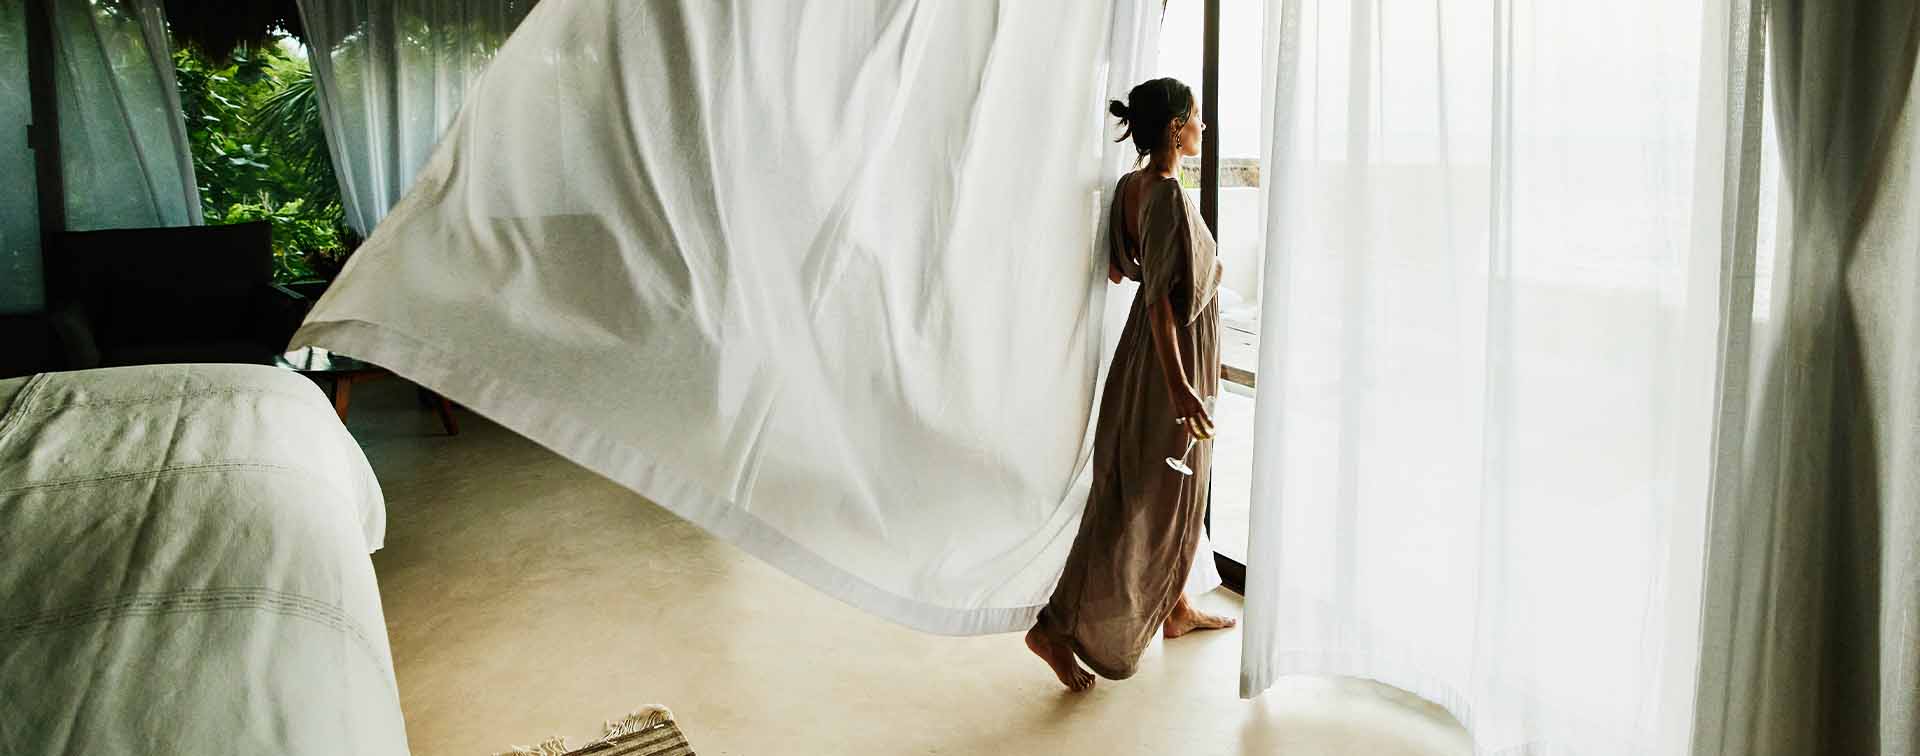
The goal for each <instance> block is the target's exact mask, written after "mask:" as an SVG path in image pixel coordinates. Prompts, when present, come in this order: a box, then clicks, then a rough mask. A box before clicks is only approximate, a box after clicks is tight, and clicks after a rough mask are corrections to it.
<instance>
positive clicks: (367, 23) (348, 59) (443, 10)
mask: <svg viewBox="0 0 1920 756" xmlns="http://www.w3.org/2000/svg"><path fill="white" fill-rule="evenodd" d="M535 2H537V0H300V3H299V4H300V17H301V20H302V21H304V22H305V25H306V31H307V44H308V48H309V53H310V55H311V56H312V57H311V61H312V65H313V73H314V80H315V82H316V83H317V84H318V86H319V92H320V111H321V117H322V118H323V119H325V128H326V131H327V143H328V146H329V147H330V149H331V150H332V153H333V170H334V175H336V176H337V177H339V180H340V194H341V201H342V203H343V206H344V207H345V208H346V214H347V224H348V225H349V226H352V227H353V229H354V230H355V231H358V232H359V233H360V234H361V235H363V236H364V235H366V234H368V233H370V232H371V231H372V230H373V227H374V226H375V225H377V224H379V222H380V219H381V218H384V217H386V214H387V211H388V210H390V209H392V208H393V205H394V203H396V202H399V201H400V196H401V195H402V194H403V193H405V192H406V190H407V188H408V187H410V186H412V185H413V179H414V176H415V175H416V174H418V173H419V171H420V167H421V166H423V165H425V164H426V162H427V158H429V157H431V156H432V155H433V149H434V146H435V145H437V144H439V143H440V135H441V134H442V133H444V132H445V131H446V129H447V126H448V125H449V124H451V123H453V117H454V116H455V115H456V114H458V113H459V112H460V105H461V103H462V102H464V101H465V100H466V96H467V92H468V90H469V89H471V88H472V86H473V83H474V81H475V80H476V79H478V78H479V77H480V74H481V73H482V72H483V71H485V70H486V67H487V63H488V62H489V61H491V60H492V59H493V56H494V54H495V53H496V52H497V51H498V50H499V49H500V45H501V44H502V43H504V42H505V41H506V39H507V37H508V36H510V35H511V34H512V33H513V30H514V28H515V27H517V26H519V25H520V21H521V19H523V18H525V17H526V15H527V12H528V11H529V10H531V9H532V8H533V5H534V3H535Z"/></svg>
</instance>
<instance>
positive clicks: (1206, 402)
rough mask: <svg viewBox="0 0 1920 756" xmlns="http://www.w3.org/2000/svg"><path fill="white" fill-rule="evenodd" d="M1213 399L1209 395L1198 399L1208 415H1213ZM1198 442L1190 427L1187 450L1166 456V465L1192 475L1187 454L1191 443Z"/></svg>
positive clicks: (1198, 438) (1191, 451)
mask: <svg viewBox="0 0 1920 756" xmlns="http://www.w3.org/2000/svg"><path fill="white" fill-rule="evenodd" d="M1213 399H1214V398H1213V397H1211V396H1209V397H1207V398H1205V399H1202V400H1200V404H1201V405H1203V406H1205V407H1206V408H1207V416H1208V417H1212V416H1213ZM1180 422H1183V423H1190V422H1193V421H1192V420H1188V419H1183V420H1181V421H1180ZM1199 442H1200V437H1199V436H1196V435H1194V433H1193V430H1192V429H1188V430H1187V450H1186V451H1183V452H1180V456H1178V457H1168V458H1167V466H1168V467H1171V468H1173V469H1174V471H1175V472H1178V473H1180V474H1181V475H1192V474H1193V468H1191V467H1188V466H1187V455H1189V454H1192V453H1193V445H1194V444H1196V443H1199Z"/></svg>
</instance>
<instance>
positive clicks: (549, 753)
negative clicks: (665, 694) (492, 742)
mask: <svg viewBox="0 0 1920 756" xmlns="http://www.w3.org/2000/svg"><path fill="white" fill-rule="evenodd" d="M495 756H694V753H693V746H690V745H688V744H687V736H685V735H682V734H680V726H679V725H677V724H674V722H673V712H671V711H667V707H665V706H642V707H640V709H639V710H637V711H635V712H633V713H632V714H628V715H627V716H625V717H623V718H621V719H616V720H613V721H611V722H608V723H607V727H606V731H605V732H602V733H601V734H600V739H599V740H595V741H593V742H591V743H588V744H586V745H584V746H581V747H579V748H574V749H569V748H568V747H567V739H566V738H565V737H553V738H548V739H547V740H546V741H545V742H543V743H541V744H539V745H536V746H533V747H532V748H527V747H524V746H519V747H515V748H514V749H513V750H511V751H502V752H500V753H499V754H496V755H495Z"/></svg>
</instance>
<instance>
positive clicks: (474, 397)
mask: <svg viewBox="0 0 1920 756" xmlns="http://www.w3.org/2000/svg"><path fill="white" fill-rule="evenodd" d="M1157 4H1158V3H1156V2H1153V0H1124V1H1123V2H1116V3H1004V4H987V3H974V2H935V1H930V0H862V1H861V2H851V3H850V2H846V1H845V0H814V1H812V2H787V3H759V2H730V3H715V2H705V1H703V0H681V1H678V2H668V1H665V0H663V1H660V2H645V3H636V2H624V1H622V0H570V1H556V0H549V1H548V2H544V3H541V4H540V5H539V6H538V7H537V8H535V9H534V10H533V11H532V13H531V14H529V15H528V17H527V19H526V21H525V23H523V24H522V25H521V26H520V27H519V28H518V29H517V30H516V31H515V33H514V35H513V37H512V38H511V39H510V40H508V42H507V43H506V45H505V46H504V47H502V48H501V49H500V51H499V58H498V60H497V62H496V64H495V65H493V66H492V67H491V68H490V69H489V71H488V73H487V75H486V76H485V77H482V78H481V79H480V80H479V81H478V83H477V84H476V86H475V88H474V90H473V91H472V92H471V94H470V96H469V97H468V98H467V101H466V103H465V106H464V107H463V108H462V110H461V112H460V115H459V117H458V118H456V119H455V121H454V124H453V125H452V126H451V127H450V128H449V130H448V132H447V135H446V138H445V139H443V140H441V142H440V145H439V147H438V148H437V150H436V152H435V153H434V156H433V158H432V159H431V160H429V161H428V162H427V163H426V165H425V167H424V168H423V169H422V170H421V172H420V176H419V178H418V179H417V181H416V182H415V184H414V185H413V187H412V189H411V190H409V191H408V193H407V194H406V196H405V198H404V199H402V200H401V202H400V203H399V204H398V205H397V206H395V208H394V210H393V212H392V214H391V215H389V216H388V217H387V218H386V219H385V220H383V221H382V222H381V223H380V224H379V226H378V227H377V229H376V230H375V231H374V233H373V235H372V236H371V237H369V238H368V240H367V241H366V243H365V244H364V245H363V246H362V247H361V248H360V249H359V250H358V251H357V252H356V253H355V255H354V256H353V257H352V259H351V260H350V262H349V263H348V265H347V267H346V268H345V269H344V270H343V271H342V273H341V275H340V277H339V278H338V279H336V280H335V282H334V284H333V286H332V287H331V288H330V289H328V291H327V293H326V294H325V295H324V296H323V297H322V298H321V300H320V301H319V302H318V303H316V305H315V307H314V310H313V312H312V314H311V315H310V316H309V318H308V321H307V323H306V324H305V325H304V326H303V327H302V329H301V330H300V331H299V333H297V334H296V335H295V338H294V341H295V343H296V344H301V345H304V344H314V345H319V346H324V347H328V348H331V349H334V350H337V351H340V352H343V353H346V354H351V355H354V356H356V357H360V358H363V359H367V360H370V361H373V362H376V363H378V364H381V365H383V366H386V367H388V368H391V369H392V370H394V371H395V372H396V373H399V374H401V375H403V376H406V377H407V378H409V379H410V380H414V381H416V382H418V383H420V384H422V385H424V386H427V387H430V388H432V389H434V390H436V391H439V392H440V393H442V394H445V395H447V396H449V397H450V398H452V399H454V400H455V401H458V402H460V403H462V404H464V405H466V406H468V407H471V408H472V409H474V410H475V411H478V412H480V413H482V414H485V415H487V416H489V417H490V418H492V419H494V420H496V421H499V422H500V423H502V424H503V425H505V426H507V427H509V428H512V429H513V430H515V431H517V432H519V433H522V434H524V435H526V436H528V437H529V438H531V439H533V440H535V441H538V442H540V443H542V444H544V445H546V446H548V447H550V448H552V449H554V450H556V451H558V452H559V453H561V454H563V455H565V456H567V457H569V458H571V459H573V460H574V461H576V462H579V463H581V464H582V465H585V466H587V467H589V468H591V469H593V470H595V471H597V472H599V473H601V474H603V475H606V476H607V477H609V478H611V479H613V480H615V481H617V482H619V483H621V484H623V485H625V486H627V487H629V488H631V489H633V490H635V491H638V492H640V493H642V494H645V495H646V496H648V497H649V498H651V499H652V500H653V501H655V502H657V503H658V504H660V505H662V506H664V507H666V508H668V509H670V510H672V511H674V512H675V513H677V514H679V515H681V516H682V517H685V518H687V519H688V520H690V521H692V522H695V523H697V524H699V525H701V526H702V527H704V528H706V529H707V530H709V531H711V532H713V533H715V534H716V535H717V536H719V537H721V538H723V539H725V540H728V541H730V542H732V543H734V544H736V545H738V546H740V547H741V548H742V549H744V550H746V551H748V552H749V553H752V554H754V555H756V556H758V557H760V558H762V559H764V560H766V561H768V562H769V563H771V564H773V565H774V566H776V567H778V568H780V569H782V570H784V571H786V572H788V573H789V574H791V575H793V576H795V577H797V578H799V579H800V580H802V581H803V582H806V583H809V584H811V585H813V586H815V587H817V588H819V589H821V590H823V591H825V592H827V593H830V594H832V595H834V596H837V597H839V598H841V599H843V600H846V601H848V602H849V603H852V604H854V605H856V606H858V607H861V608H864V609H867V610H869V611H872V612H874V613H876V614H879V615H881V616H884V617H887V618H889V619H893V620H895V621H898V622H901V623H904V624H907V625H910V626H913V627H916V628H920V629H923V630H928V631H932V632H941V633H955V634H969V633H987V632H1000V631H1009V630H1021V629H1025V628H1026V627H1027V626H1029V625H1030V624H1031V622H1032V620H1033V617H1034V615H1035V614H1036V613H1037V612H1038V609H1039V607H1040V605H1041V604H1043V603H1044V602H1045V601H1046V598H1047V596H1048V594H1049V593H1050V591H1051V589H1052V586H1053V583H1054V582H1055V580H1057V578H1058V576H1059V572H1060V568H1061V565H1062V564H1063V563H1064V560H1065V557H1066V552H1067V549H1068V547H1069V546H1070V544H1071V541H1072V538H1073V536H1074V533H1075V530H1076V527H1077V525H1078V518H1079V515H1080V511H1081V509H1082V508H1083V507H1084V505H1085V502H1086V496H1087V485H1086V481H1087V476H1086V474H1085V468H1086V460H1087V459H1088V457H1089V455H1090V449H1088V448H1087V441H1088V439H1089V438H1090V435H1089V432H1088V425H1089V423H1090V421H1091V420H1092V415H1093V412H1092V406H1093V405H1092V398H1093V397H1092V394H1093V391H1094V387H1095V385H1096V384H1095V380H1096V378H1097V373H1098V371H1099V365H1100V362H1101V357H1102V355H1101V353H1100V345H1101V343H1102V341H1103V340H1104V339H1105V338H1106V335H1105V334H1103V333H1102V319H1101V315H1102V313H1103V312H1104V310H1105V303H1104V302H1103V301H1102V296H1103V293H1104V292H1105V288H1104V287H1105V284H1104V280H1105V278H1104V275H1105V263H1104V258H1103V257H1101V256H1100V255H1101V252H1100V250H1101V249H1103V248H1102V247H1101V246H1100V243H1101V239H1100V238H1099V233H1100V230H1101V229H1100V221H1101V218H1102V216H1104V215H1105V213H1104V210H1105V203H1106V200H1107V197H1106V194H1107V192H1108V190H1109V188H1110V187H1111V186H1113V183H1114V180H1115V179H1117V177H1118V175H1117V174H1118V167H1119V165H1120V164H1121V163H1122V161H1123V160H1124V157H1123V156H1124V155H1125V154H1126V153H1124V152H1122V150H1123V149H1125V147H1124V145H1115V144H1112V143H1110V138H1111V131H1110V130H1109V124H1108V121H1107V118H1106V115H1105V109H1104V103H1105V99H1106V98H1108V97H1113V96H1116V95H1118V94H1120V93H1124V92H1125V91H1126V90H1127V88H1129V87H1130V86H1132V84H1133V83H1134V80H1135V79H1137V78H1138V76H1139V69H1140V67H1141V66H1142V61H1144V60H1147V59H1148V58H1149V54H1148V53H1145V52H1144V51H1142V50H1140V49H1138V48H1139V47H1140V46H1142V45H1145V44H1148V43H1150V41H1151V29H1150V28H1148V27H1147V25H1146V24H1147V21H1148V19H1149V18H1150V16H1148V15H1146V14H1147V13H1148V11H1146V10H1143V9H1142V8H1141V7H1140V6H1146V5H1157ZM305 7H307V9H308V12H309V14H312V11H313V9H314V8H315V7H317V6H316V5H314V4H311V3H309V4H307V5H306V6H305ZM1154 10H1155V13H1154V14H1153V15H1155V16H1157V9H1154ZM309 19H310V20H311V21H316V22H317V21H319V19H317V18H314V17H313V16H311V15H310V16H309ZM315 25H316V26H317V25H319V24H318V23H316V24H315ZM1036 71H1044V72H1046V74H1047V75H1045V76H1038V75H1035V73H1034V72H1036ZM336 80H344V77H337V79H336ZM636 569H645V566H644V564H638V563H637V565H636Z"/></svg>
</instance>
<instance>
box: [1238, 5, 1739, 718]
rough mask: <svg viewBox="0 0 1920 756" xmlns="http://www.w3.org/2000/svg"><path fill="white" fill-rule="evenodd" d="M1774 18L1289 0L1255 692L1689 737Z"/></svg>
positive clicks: (1274, 150) (1261, 440) (1267, 371)
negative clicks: (1704, 570) (1280, 679)
mask: <svg viewBox="0 0 1920 756" xmlns="http://www.w3.org/2000/svg"><path fill="white" fill-rule="evenodd" d="M1754 18H1755V16H1754V12H1753V9H1752V8H1751V7H1750V6H1749V5H1748V4H1747V3H1745V2H1742V1H1739V0H1716V1H1715V2H1709V3H1706V4H1705V5H1701V4H1693V3H1673V2H1669V1H1668V0H1623V1H1621V2H1608V3H1564V2H1546V1H1544V0H1540V1H1535V0H1480V1H1479V2H1449V3H1439V2H1388V1H1385V0H1360V1H1359V2H1353V3H1348V2H1336V1H1335V0H1273V2H1270V3H1269V5H1268V12H1267V19H1268V21H1267V24H1268V35H1267V36H1268V46H1269V48H1270V49H1272V50H1274V51H1275V53H1276V54H1274V55H1272V56H1270V57H1269V61H1268V68H1269V71H1268V79H1267V85H1266V86H1267V101H1266V105H1265V106H1266V107H1267V108H1268V118H1269V119H1270V120H1271V124H1270V129H1269V134H1270V144H1269V147H1268V150H1267V153H1266V155H1265V156H1264V158H1265V160H1266V163H1265V165H1266V168H1265V171H1266V174H1267V176H1268V180H1267V184H1268V187H1269V188H1268V192H1269V193H1268V197H1267V239H1266V269H1265V275H1264V279H1263V285H1264V290H1263V294H1262V297H1261V301H1262V303H1263V305H1264V311H1263V317H1262V321H1261V343H1260V368H1259V373H1260V384H1259V385H1260V387H1259V390H1258V397H1257V399H1258V410H1257V417H1256V421H1255V425H1256V432H1255V438H1256V440H1255V460H1256V461H1255V465H1256V469H1255V473H1254V487H1253V494H1252V496H1253V512H1252V524H1251V531H1252V534H1251V538H1250V543H1249V547H1248V554H1249V564H1248V577H1247V616H1246V632H1245V636H1244V638H1245V649H1244V657H1243V663H1244V670H1243V679H1242V693H1243V695H1249V696H1251V695H1255V694H1258V693H1259V692H1260V691H1262V690H1264V689H1265V688H1267V687H1268V686H1269V685H1270V684H1271V683H1272V682H1273V681H1274V679H1275V678H1276V677H1277V676H1279V675H1283V674H1288V673H1322V674H1338V675H1353V676H1360V677H1369V678H1374V679H1377V680H1381V681H1384V682H1387V683H1389V684H1393V685H1396V686H1399V687H1401V688H1404V689H1407V690H1410V691H1413V692H1415V693H1418V694H1420V695H1422V696H1424V697H1426V698H1429V699H1431V700H1433V701H1436V702H1438V703H1440V704H1442V705H1444V706H1445V707H1446V708H1448V709H1449V710H1450V711H1451V712H1453V713H1454V714H1455V715H1456V716H1457V717H1459V718H1460V720H1461V721H1462V722H1463V723H1465V724H1466V725H1467V727H1468V728H1469V730H1470V731H1471V732H1472V734H1473V735H1474V737H1475V740H1476V742H1477V743H1478V744H1479V747H1480V748H1481V749H1482V750H1483V751H1486V752H1504V751H1509V750H1520V751H1525V752H1530V753H1531V752H1551V753H1561V752H1565V753H1593V754H1623V753H1676V752H1680V751H1682V750H1684V749H1685V748H1686V745H1687V740H1688V732H1689V729H1690V727H1691V724H1692V720H1691V716H1690V715H1691V712H1692V694H1693V683H1694V674H1695V669H1696V661H1697V658H1698V645H1697V643H1698V624H1699V623H1698V617H1699V612H1700V609H1699V607H1700V604H1699V597H1700V584H1701V581H1700V574H1701V560H1702V558H1703V547H1704V543H1705V536H1704V528H1705V522H1706V501H1707V492H1708V490H1709V488H1710V486H1711V483H1712V481H1713V475H1714V471H1715V470H1716V467H1717V466H1716V463H1715V460H1716V459H1717V458H1718V457H1717V452H1716V449H1718V448H1720V447H1719V445H1718V444H1717V442H1716V436H1715V429H1716V428H1717V427H1718V425H1719V423H1718V413H1717V411H1716V404H1715V400H1716V398H1717V397H1718V396H1719V395H1720V394H1721V392H1722V388H1723V384H1724V381H1725V373H1726V369H1725V363H1726V361H1727V360H1728V359H1729V358H1728V357H1726V356H1725V355H1724V354H1722V350H1721V349H1719V345H1720V344H1722V343H1724V342H1726V341H1728V340H1729V339H1740V338H1744V334H1743V332H1740V330H1741V328H1742V327H1743V326H1741V325H1739V323H1735V321H1733V320H1731V319H1729V318H1728V317H1726V315H1725V313H1726V312H1728V311H1729V308H1736V309H1737V308H1738V307H1739V304H1738V303H1736V302H1733V301H1730V300H1729V299H1728V298H1727V294H1728V291H1729V288H1728V285H1727V281H1726V280H1725V279H1726V278H1727V274H1728V271H1730V270H1734V269H1735V266H1733V265H1732V261H1735V260H1738V259H1739V258H1741V257H1745V258H1747V259H1749V260H1750V259H1751V257H1752V254H1753V244H1754V240H1753V238H1752V234H1751V233H1750V232H1748V233H1745V234H1744V235H1742V233H1741V229H1742V228H1748V229H1750V228H1751V227H1752V213H1751V208H1750V207H1749V208H1748V212H1747V213H1745V214H1744V215H1743V214H1742V213H1740V212H1738V211H1737V209H1736V210H1732V211H1730V209H1729V208H1737V207H1738V206H1739V204H1740V203H1741V202H1742V198H1745V197H1749V196H1750V195H1752V194H1753V193H1754V192H1753V189H1754V181H1755V180H1756V178H1755V177H1756V176H1757V173H1755V172H1754V171H1753V170H1752V169H1753V167H1754V166H1756V165H1757V161H1758V159H1759V151H1758V150H1757V149H1755V148H1753V147H1752V146H1750V144H1749V142H1750V141H1751V140H1752V139H1753V135H1754V134H1755V133H1757V132H1756V129H1757V125H1758V121H1757V120H1755V119H1754V118H1753V117H1752V114H1751V110H1750V109H1751V107H1752V106H1753V104H1754V103H1753V101H1752V98H1751V97H1750V96H1749V90H1750V89H1751V88H1752V87H1754V86H1757V85H1756V84H1754V82H1753V80H1754V78H1755V77H1757V75H1758V73H1759V71H1758V69H1757V67H1755V66H1753V65H1752V63H1753V62H1754V61H1756V60H1758V59H1757V58H1755V57H1754V55H1755V54H1756V52H1755V48H1754V44H1755V34H1756V33H1757V29H1758V26H1757V24H1755V23H1754ZM1750 204H1751V203H1749V205H1750ZM1750 270H1751V268H1750V267H1749V271H1750ZM1743 322H1744V321H1740V323H1743ZM1729 323H1734V327H1733V329H1732V330H1733V331H1734V332H1731V333H1730V332H1728V324H1729Z"/></svg>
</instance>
